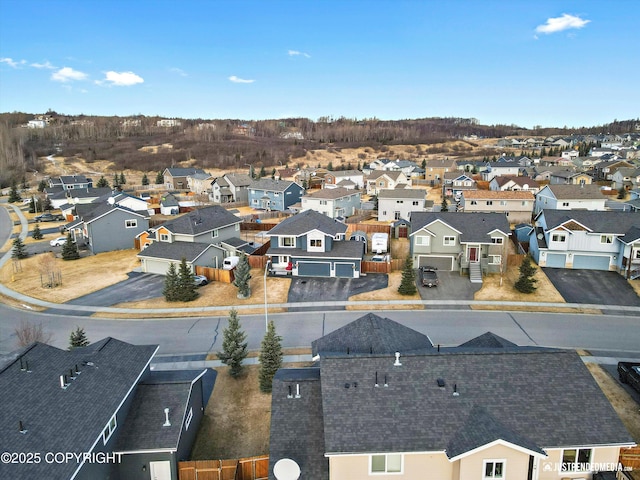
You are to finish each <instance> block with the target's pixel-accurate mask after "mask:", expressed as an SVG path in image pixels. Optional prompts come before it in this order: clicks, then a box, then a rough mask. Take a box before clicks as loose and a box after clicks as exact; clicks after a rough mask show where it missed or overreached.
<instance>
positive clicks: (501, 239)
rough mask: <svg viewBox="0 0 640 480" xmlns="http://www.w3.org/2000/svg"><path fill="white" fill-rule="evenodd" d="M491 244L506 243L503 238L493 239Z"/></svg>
mask: <svg viewBox="0 0 640 480" xmlns="http://www.w3.org/2000/svg"><path fill="white" fill-rule="evenodd" d="M491 243H493V244H496V245H502V244H503V243H504V238H503V237H491Z"/></svg>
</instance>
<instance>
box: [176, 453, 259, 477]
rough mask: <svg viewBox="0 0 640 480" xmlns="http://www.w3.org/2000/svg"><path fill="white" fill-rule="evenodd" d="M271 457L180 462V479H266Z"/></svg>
mask: <svg viewBox="0 0 640 480" xmlns="http://www.w3.org/2000/svg"><path fill="white" fill-rule="evenodd" d="M268 477H269V457H268V456H259V457H249V458H240V459H238V460H195V461H190V462H178V478H179V480H266V479H267V478H268Z"/></svg>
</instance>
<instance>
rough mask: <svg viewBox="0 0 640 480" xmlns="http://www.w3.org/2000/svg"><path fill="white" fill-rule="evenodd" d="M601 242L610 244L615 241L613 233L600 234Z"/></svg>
mask: <svg viewBox="0 0 640 480" xmlns="http://www.w3.org/2000/svg"><path fill="white" fill-rule="evenodd" d="M600 243H601V244H605V245H610V244H612V243H613V235H600Z"/></svg>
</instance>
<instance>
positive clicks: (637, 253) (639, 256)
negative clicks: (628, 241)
mask: <svg viewBox="0 0 640 480" xmlns="http://www.w3.org/2000/svg"><path fill="white" fill-rule="evenodd" d="M634 253H635V255H634V258H635V259H636V260H638V259H640V250H636V251H635V252H634Z"/></svg>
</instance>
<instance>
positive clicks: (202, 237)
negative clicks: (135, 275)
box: [138, 205, 248, 275]
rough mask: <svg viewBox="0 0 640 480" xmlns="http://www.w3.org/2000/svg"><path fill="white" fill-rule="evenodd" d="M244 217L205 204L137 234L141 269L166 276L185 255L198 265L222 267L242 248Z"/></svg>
mask: <svg viewBox="0 0 640 480" xmlns="http://www.w3.org/2000/svg"><path fill="white" fill-rule="evenodd" d="M241 223H242V219H241V218H239V217H236V216H235V215H234V214H232V213H230V212H228V211H227V210H226V209H224V208H223V207H221V206H219V205H213V206H211V207H204V208H200V209H198V210H194V211H191V212H189V213H186V214H184V215H181V216H179V217H177V218H175V219H173V220H169V221H168V222H165V223H163V224H161V225H159V226H157V227H154V228H151V229H149V230H147V231H145V232H142V233H141V234H140V235H138V241H139V243H140V248H141V249H142V250H141V252H140V253H139V254H138V258H140V261H141V266H142V271H143V272H147V273H158V274H161V275H165V274H166V273H167V270H168V269H169V267H170V265H171V264H172V263H176V264H177V263H180V261H181V260H182V258H185V259H186V262H187V264H188V265H189V266H190V267H191V269H192V271H194V272H195V267H196V266H202V267H211V268H222V263H223V261H224V259H225V258H226V257H228V256H231V255H236V254H238V253H239V252H240V251H243V247H245V246H247V245H248V243H247V242H245V241H243V240H241V239H240V224H241Z"/></svg>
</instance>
